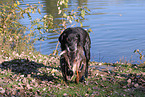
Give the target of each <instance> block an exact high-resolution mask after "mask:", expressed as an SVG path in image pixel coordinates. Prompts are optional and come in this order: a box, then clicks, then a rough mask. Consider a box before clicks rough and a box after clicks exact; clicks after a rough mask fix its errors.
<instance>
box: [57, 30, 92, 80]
mask: <svg viewBox="0 0 145 97" xmlns="http://www.w3.org/2000/svg"><path fill="white" fill-rule="evenodd" d="M59 42H60V44H61V50H62V52H61V54H60V55H61V57H60V66H61V71H62V75H63V80H64V81H65V82H66V83H67V80H72V78H73V76H74V75H75V73H77V76H76V82H77V83H79V81H82V80H84V76H85V77H86V78H87V77H88V66H89V64H88V62H89V60H90V45H91V40H90V37H89V34H88V33H87V32H86V31H85V30H84V29H83V28H81V27H73V28H67V29H65V30H64V31H63V33H62V34H61V35H60V37H59ZM69 77H70V78H69Z"/></svg>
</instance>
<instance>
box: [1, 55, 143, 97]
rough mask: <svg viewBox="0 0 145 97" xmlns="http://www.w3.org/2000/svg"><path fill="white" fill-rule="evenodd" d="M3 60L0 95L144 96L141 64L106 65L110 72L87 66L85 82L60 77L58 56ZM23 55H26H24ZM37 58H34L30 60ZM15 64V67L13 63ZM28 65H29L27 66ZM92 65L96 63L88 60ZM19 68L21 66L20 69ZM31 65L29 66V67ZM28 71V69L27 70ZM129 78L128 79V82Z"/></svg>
mask: <svg viewBox="0 0 145 97" xmlns="http://www.w3.org/2000/svg"><path fill="white" fill-rule="evenodd" d="M34 56H39V57H40V59H41V60H43V61H42V63H41V61H40V63H39V62H38V61H39V60H40V59H37V57H34V58H36V59H37V60H36V59H34V58H28V59H27V58H26V60H24V56H22V58H19V59H15V58H14V59H12V60H9V61H4V62H2V64H1V68H0V96H18V97H20V96H21V97H22V95H23V96H71V97H76V96H84V97H85V96H91V97H96V96H97V97H106V96H108V97H109V96H110V97H123V96H125V97H144V96H145V94H144V91H145V86H144V84H143V83H144V81H145V78H144V66H140V65H134V64H130V65H126V64H112V65H111V64H107V63H105V64H104V65H108V66H113V68H114V69H113V70H112V71H108V70H107V69H103V70H97V69H96V68H93V67H91V68H89V76H88V78H87V79H86V82H85V83H79V84H76V83H75V82H74V81H72V82H69V85H68V86H66V85H65V84H64V81H63V80H62V75H61V71H60V67H59V57H58V56H44V55H41V54H37V55H35V54H34ZM25 57H27V56H26V55H25ZM31 60H36V61H31ZM16 64H17V69H19V70H17V69H15V66H16ZM28 65H29V66H28ZM90 65H91V66H96V65H98V63H97V62H90ZM21 67H22V68H21ZM31 68H32V69H31ZM27 70H29V71H27ZM130 80H131V82H129V81H130Z"/></svg>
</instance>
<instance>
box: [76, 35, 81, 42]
mask: <svg viewBox="0 0 145 97" xmlns="http://www.w3.org/2000/svg"><path fill="white" fill-rule="evenodd" d="M76 37H77V38H78V39H77V42H79V41H80V35H79V34H77V36H76Z"/></svg>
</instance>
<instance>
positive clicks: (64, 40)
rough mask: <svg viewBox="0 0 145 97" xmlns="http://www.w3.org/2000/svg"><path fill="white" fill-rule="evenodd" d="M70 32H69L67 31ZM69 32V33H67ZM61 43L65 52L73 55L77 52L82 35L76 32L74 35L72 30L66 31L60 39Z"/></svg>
mask: <svg viewBox="0 0 145 97" xmlns="http://www.w3.org/2000/svg"><path fill="white" fill-rule="evenodd" d="M67 30H69V32H68V31H67ZM65 32H67V33H65ZM59 42H60V43H61V47H62V49H63V50H67V51H68V52H70V54H71V53H73V52H75V51H76V50H77V46H78V44H79V42H80V35H79V34H78V33H76V32H73V33H72V30H70V29H66V30H65V31H64V33H62V34H61V35H60V37H59Z"/></svg>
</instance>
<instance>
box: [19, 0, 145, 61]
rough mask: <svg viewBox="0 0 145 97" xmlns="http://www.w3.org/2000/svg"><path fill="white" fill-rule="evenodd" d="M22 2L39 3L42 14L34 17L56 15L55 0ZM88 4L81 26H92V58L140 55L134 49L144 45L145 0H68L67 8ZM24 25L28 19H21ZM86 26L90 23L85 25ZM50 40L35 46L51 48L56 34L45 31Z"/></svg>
mask: <svg viewBox="0 0 145 97" xmlns="http://www.w3.org/2000/svg"><path fill="white" fill-rule="evenodd" d="M24 1H25V2H24V3H23V4H22V5H21V6H22V7H25V4H38V2H40V3H41V4H43V5H44V7H43V8H41V11H42V14H41V15H39V14H38V13H35V14H33V15H32V17H34V19H36V18H40V17H42V16H44V15H46V14H52V15H53V16H54V18H58V14H57V11H56V10H57V8H56V3H57V0H24ZM80 5H82V6H87V7H88V8H89V9H90V10H91V12H90V14H89V15H86V16H85V18H86V20H84V21H83V25H84V29H89V28H91V29H92V30H93V32H92V33H90V38H91V61H97V62H113V63H114V62H117V61H120V60H122V62H125V61H128V62H131V63H137V62H138V61H140V60H139V56H138V55H137V54H135V53H133V52H134V50H135V49H140V50H142V51H143V50H144V48H145V0H69V6H68V9H70V10H71V9H75V8H77V7H78V6H80ZM21 22H22V23H23V24H24V25H28V23H29V19H28V18H25V19H22V20H21ZM88 26H89V27H88ZM47 36H48V37H49V38H51V39H50V40H47V41H43V42H37V43H35V48H36V50H37V51H40V52H41V53H42V54H45V55H48V54H50V53H52V52H53V50H54V49H55V46H56V44H57V41H58V37H59V36H58V35H57V34H54V33H49V34H47Z"/></svg>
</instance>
